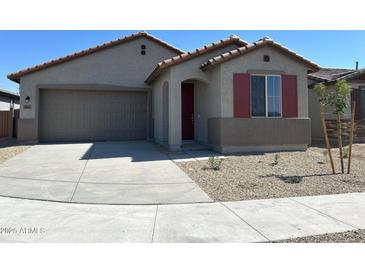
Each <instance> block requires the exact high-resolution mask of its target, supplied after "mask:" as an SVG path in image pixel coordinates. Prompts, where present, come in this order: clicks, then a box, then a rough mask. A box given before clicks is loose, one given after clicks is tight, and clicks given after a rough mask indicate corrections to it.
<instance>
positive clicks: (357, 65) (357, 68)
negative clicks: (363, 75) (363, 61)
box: [356, 61, 359, 70]
mask: <svg viewBox="0 0 365 274" xmlns="http://www.w3.org/2000/svg"><path fill="white" fill-rule="evenodd" d="M356 70H359V61H356Z"/></svg>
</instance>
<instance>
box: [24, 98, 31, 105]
mask: <svg viewBox="0 0 365 274" xmlns="http://www.w3.org/2000/svg"><path fill="white" fill-rule="evenodd" d="M29 101H30V97H29V96H27V97H25V103H27V104H28V103H29Z"/></svg>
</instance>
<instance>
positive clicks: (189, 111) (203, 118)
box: [155, 79, 210, 151]
mask: <svg viewBox="0 0 365 274" xmlns="http://www.w3.org/2000/svg"><path fill="white" fill-rule="evenodd" d="M206 86H207V84H205V83H204V82H202V81H200V80H196V79H188V80H184V81H181V82H179V83H177V84H175V85H171V84H170V83H168V82H167V81H166V82H165V83H164V85H163V89H162V93H161V95H162V96H161V97H162V98H161V102H162V108H161V110H159V109H158V108H159V106H158V105H156V104H155V108H157V109H155V112H158V111H160V113H161V116H160V117H161V118H160V117H157V118H160V122H159V121H156V122H155V126H156V125H157V128H156V127H155V140H156V141H157V142H158V143H159V144H160V145H162V146H164V147H166V148H167V149H169V150H170V151H181V150H206V149H210V146H208V144H207V136H206V135H207V128H208V124H207V115H206V110H207V109H208V108H209V106H207V105H206V103H207V102H206V100H204V98H206V97H207V94H206V93H207V91H208V89H207V87H206ZM173 87H175V88H173ZM159 125H160V127H161V128H159ZM159 135H160V136H159Z"/></svg>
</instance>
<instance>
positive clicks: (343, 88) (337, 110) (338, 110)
mask: <svg viewBox="0 0 365 274" xmlns="http://www.w3.org/2000/svg"><path fill="white" fill-rule="evenodd" d="M350 92H351V86H350V85H349V84H348V83H347V81H346V80H337V81H336V85H335V92H333V93H330V95H329V103H330V105H331V106H332V111H333V114H335V115H336V121H337V123H336V124H337V139H338V148H339V150H340V160H341V172H342V173H344V165H343V155H342V126H341V115H343V114H344V113H345V111H346V109H347V108H348V95H349V94H350Z"/></svg>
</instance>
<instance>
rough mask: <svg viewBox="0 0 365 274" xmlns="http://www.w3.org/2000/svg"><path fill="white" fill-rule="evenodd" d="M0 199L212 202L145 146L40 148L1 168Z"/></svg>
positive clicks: (103, 144)
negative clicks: (4, 197) (2, 197)
mask: <svg viewBox="0 0 365 274" xmlns="http://www.w3.org/2000/svg"><path fill="white" fill-rule="evenodd" d="M0 195H2V196H9V197H19V198H30V199H42V200H52V201H62V202H75V203H101V204H168V203H195V202H211V199H210V198H209V197H208V196H207V194H205V192H203V191H202V190H201V189H200V188H199V187H198V185H197V184H196V183H194V182H193V181H192V180H191V179H190V178H189V177H188V176H187V175H186V174H185V173H184V172H183V171H181V170H180V169H179V168H178V167H177V166H176V165H175V164H174V163H173V162H172V161H171V160H170V159H169V158H168V157H167V156H166V155H165V154H164V153H162V152H160V151H159V150H158V148H157V147H156V146H155V145H153V144H152V143H149V142H144V141H136V142H100V143H76V144H40V145H35V146H33V147H31V148H30V149H28V150H27V151H25V152H23V153H21V154H19V155H17V156H15V157H14V158H12V159H10V160H8V161H7V162H5V163H3V164H2V165H0Z"/></svg>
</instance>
